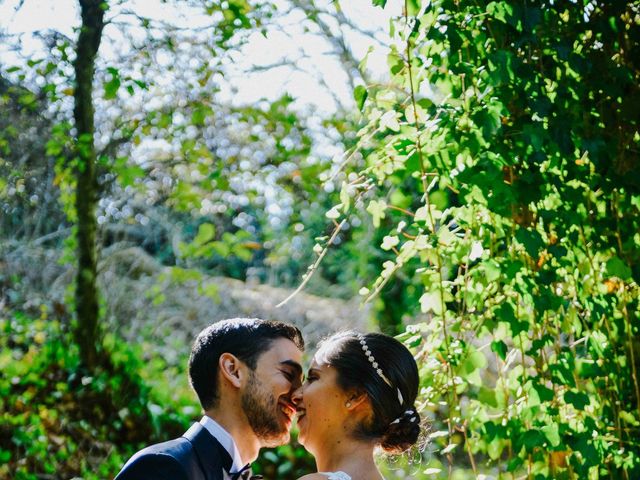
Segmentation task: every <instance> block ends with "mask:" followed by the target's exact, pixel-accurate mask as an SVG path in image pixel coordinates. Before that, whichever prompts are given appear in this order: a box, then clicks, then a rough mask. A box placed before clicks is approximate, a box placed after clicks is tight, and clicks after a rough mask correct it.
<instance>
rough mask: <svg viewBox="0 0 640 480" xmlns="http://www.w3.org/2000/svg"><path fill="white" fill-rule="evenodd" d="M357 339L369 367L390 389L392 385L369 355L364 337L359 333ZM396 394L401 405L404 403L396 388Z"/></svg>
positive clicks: (371, 355)
mask: <svg viewBox="0 0 640 480" xmlns="http://www.w3.org/2000/svg"><path fill="white" fill-rule="evenodd" d="M357 337H358V340H359V341H360V345H361V346H362V351H363V352H364V354H365V355H366V356H367V360H369V363H371V366H372V367H373V369H374V370H375V371H376V373H377V374H378V376H379V377H380V378H381V379H382V380H384V383H386V384H387V385H389V386H390V387H391V388H393V384H392V383H391V380H389V379H388V378H387V376H386V375H385V374H384V372H383V371H382V369H381V368H380V365H378V362H376V359H375V357H374V356H373V353H371V350H369V346H368V345H367V342H366V341H365V339H364V335H362V334H361V333H358V334H357ZM396 392H397V393H398V401H399V402H400V405H402V404H403V403H404V399H403V398H402V393H400V389H399V388H396Z"/></svg>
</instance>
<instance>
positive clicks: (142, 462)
mask: <svg viewBox="0 0 640 480" xmlns="http://www.w3.org/2000/svg"><path fill="white" fill-rule="evenodd" d="M192 451H193V446H192V445H191V442H189V440H187V439H186V438H184V437H180V438H175V439H173V440H169V441H166V442H162V443H157V444H155V445H150V446H148V447H146V448H143V449H142V450H140V451H138V452H137V453H136V454H135V455H133V457H131V458H130V459H129V461H128V462H127V463H126V464H125V466H124V467H123V468H122V471H121V472H120V473H119V474H118V476H117V477H116V479H115V480H130V479H131V480H132V479H144V478H150V479H151V478H155V479H157V478H167V479H169V478H171V479H174V478H175V479H180V478H188V475H187V471H188V470H190V468H189V466H188V463H189V462H188V458H189V457H190V456H191V455H192Z"/></svg>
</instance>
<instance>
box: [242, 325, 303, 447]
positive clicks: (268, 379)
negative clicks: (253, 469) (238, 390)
mask: <svg viewBox="0 0 640 480" xmlns="http://www.w3.org/2000/svg"><path fill="white" fill-rule="evenodd" d="M301 361H302V352H301V351H300V350H299V349H298V347H296V345H295V344H294V343H293V342H292V341H290V340H288V339H285V338H282V339H277V340H274V341H273V343H272V344H271V348H269V350H267V351H265V352H264V353H263V354H262V355H260V357H259V358H258V362H257V364H256V368H255V370H253V371H251V372H250V375H249V378H248V380H247V382H246V384H245V387H244V389H243V392H242V397H241V402H242V409H243V410H244V412H245V415H246V416H247V420H248V421H249V425H250V426H251V428H252V429H253V431H254V433H255V434H256V436H257V437H258V439H260V441H261V443H262V444H263V446H265V447H272V446H277V445H282V444H285V443H287V442H288V441H289V430H290V429H291V422H292V419H293V417H294V415H295V413H296V407H295V405H294V404H293V402H292V401H291V395H292V393H293V392H294V391H295V390H296V389H297V388H298V387H299V386H300V384H301V381H302V367H301Z"/></svg>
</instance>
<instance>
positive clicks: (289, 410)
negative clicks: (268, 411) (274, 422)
mask: <svg viewBox="0 0 640 480" xmlns="http://www.w3.org/2000/svg"><path fill="white" fill-rule="evenodd" d="M280 411H281V412H282V413H284V414H285V415H286V416H287V418H288V419H289V420H292V419H293V417H294V415H295V414H296V407H294V406H293V405H291V404H290V403H280Z"/></svg>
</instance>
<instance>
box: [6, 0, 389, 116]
mask: <svg viewBox="0 0 640 480" xmlns="http://www.w3.org/2000/svg"><path fill="white" fill-rule="evenodd" d="M275 3H276V4H277V8H278V12H277V15H278V20H277V21H276V22H275V23H274V24H273V25H267V26H266V31H265V33H266V35H263V34H262V33H260V32H255V33H254V34H252V35H251V36H250V37H249V41H248V42H247V44H246V45H244V46H242V47H241V48H239V49H238V50H237V51H236V52H234V54H233V55H232V62H230V63H229V64H228V65H227V68H228V75H227V78H228V80H229V81H228V82H226V84H225V85H224V88H223V90H222V92H221V93H222V94H223V95H224V96H226V97H227V98H230V99H234V100H237V101H239V102H255V101H257V100H259V99H260V98H267V99H269V100H273V99H275V98H277V97H279V96H281V95H282V94H283V93H285V92H287V93H289V94H291V95H292V96H293V97H294V98H296V99H297V102H298V103H297V104H298V106H299V107H303V106H310V107H311V108H312V109H318V110H320V111H321V112H326V113H328V112H331V111H333V110H335V108H336V107H338V106H339V105H337V103H340V106H350V105H352V92H351V89H350V87H349V84H348V78H347V74H346V73H345V68H344V66H343V65H341V64H340V60H339V59H338V58H337V57H336V55H335V54H333V53H332V47H331V45H330V44H329V43H328V42H327V41H326V39H324V38H323V36H322V33H320V32H319V29H317V28H313V26H311V27H312V28H309V27H310V25H309V22H305V18H304V13H303V12H302V11H300V10H299V9H291V6H290V5H289V4H288V3H287V2H286V1H282V0H278V1H277V2H275ZM323 3H326V4H327V5H328V7H327V8H328V9H331V8H333V7H331V3H332V2H328V1H327V2H318V4H319V5H322V4H323ZM340 6H341V8H342V9H343V11H344V14H345V16H346V17H347V18H348V19H349V21H351V22H353V25H354V26H357V27H358V28H360V29H362V30H363V31H366V32H369V33H371V34H373V36H375V39H374V38H372V37H371V36H369V35H366V34H362V33H358V32H356V31H355V30H354V29H353V28H351V27H348V26H344V25H339V24H337V22H335V19H331V20H332V30H333V31H334V32H336V31H338V30H342V32H343V34H344V37H345V40H346V41H347V42H348V44H349V47H350V48H351V49H352V51H353V53H354V57H355V58H357V59H361V58H364V56H365V55H366V54H367V50H368V49H369V47H370V46H371V45H372V44H374V43H376V42H378V43H379V44H380V43H382V44H385V43H388V37H387V33H386V27H387V25H388V21H389V17H390V16H391V15H392V14H396V13H397V12H396V11H394V9H393V6H392V5H390V6H388V7H387V8H386V9H385V10H382V9H380V8H375V7H373V6H372V5H371V2H370V1H369V0H349V1H348V2H342V3H341V4H340ZM18 7H19V8H18ZM125 11H134V12H135V13H136V14H138V15H141V16H145V17H149V18H153V19H156V20H160V21H170V22H171V23H172V24H175V25H180V26H189V27H198V26H202V25H205V24H206V22H210V19H209V18H208V17H206V16H204V15H201V14H200V13H199V12H198V11H197V10H196V9H194V8H192V7H188V6H185V5H181V6H180V8H179V9H178V8H176V6H175V5H170V4H166V3H165V4H161V3H160V2H159V0H146V1H135V0H134V1H127V2H123V4H122V5H121V6H118V7H116V6H112V7H111V10H110V12H109V13H110V18H111V19H112V20H113V21H114V23H117V22H131V21H132V19H131V17H129V18H126V16H125V15H122V12H125ZM0 19H2V20H0V32H1V33H5V34H9V35H12V36H16V35H17V36H19V38H20V42H21V43H20V54H21V55H22V56H25V57H29V56H30V55H31V54H32V53H34V52H37V51H38V50H39V49H41V48H42V42H41V41H40V37H39V36H38V32H44V31H47V30H55V31H58V32H60V33H62V34H63V35H66V36H68V37H70V38H71V39H73V38H75V33H74V29H75V28H76V27H77V26H78V24H79V17H78V6H77V2H75V1H73V0H58V1H55V2H52V1H50V0H24V1H20V0H5V1H3V2H0ZM114 30H115V29H113V28H112V29H111V32H110V29H109V27H108V26H107V28H106V29H105V34H106V35H110V33H111V37H112V40H111V41H110V42H103V45H102V46H101V52H102V55H103V56H104V57H107V56H108V55H109V53H110V52H109V50H112V51H113V48H114V45H115V44H116V42H118V38H117V35H113V32H114ZM10 43H13V42H10ZM15 58H16V56H15V53H11V54H10V53H9V52H8V47H7V45H5V46H4V47H2V49H1V50H0V62H2V63H4V64H11V63H12V62H13V61H14V60H15ZM385 64H386V53H385V52H384V51H383V50H382V49H377V50H374V51H372V52H371V53H370V54H369V55H368V60H367V67H368V68H369V69H370V70H371V72H372V73H373V75H374V77H375V76H378V75H379V74H380V72H384V71H385V69H386V65H385ZM292 65H295V68H294V67H293V66H292Z"/></svg>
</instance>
